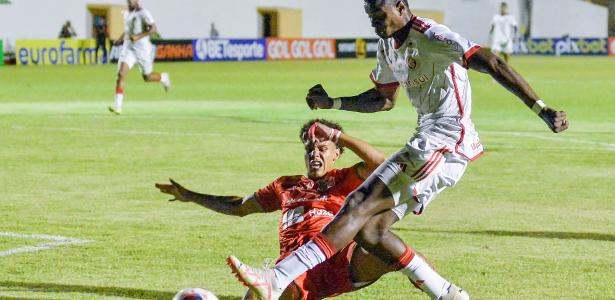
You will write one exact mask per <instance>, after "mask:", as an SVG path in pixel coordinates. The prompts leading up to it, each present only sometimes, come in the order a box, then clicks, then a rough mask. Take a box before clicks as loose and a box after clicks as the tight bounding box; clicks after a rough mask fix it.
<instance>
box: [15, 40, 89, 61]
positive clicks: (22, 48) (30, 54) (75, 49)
mask: <svg viewBox="0 0 615 300" xmlns="http://www.w3.org/2000/svg"><path fill="white" fill-rule="evenodd" d="M15 59H16V60H17V65H18V66H31V65H34V66H42V65H81V64H95V63H96V41H95V40H94V39H83V40H76V39H54V40H16V41H15Z"/></svg>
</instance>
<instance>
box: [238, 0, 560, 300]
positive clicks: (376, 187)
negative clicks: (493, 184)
mask: <svg viewBox="0 0 615 300" xmlns="http://www.w3.org/2000/svg"><path fill="white" fill-rule="evenodd" d="M365 10H366V12H367V14H368V16H369V18H370V20H371V24H372V26H373V27H374V29H375V31H376V33H377V34H378V36H380V38H381V39H380V41H379V48H378V58H377V64H376V68H375V69H374V70H373V71H372V73H371V79H372V81H373V82H374V84H375V85H376V87H375V88H373V89H370V90H368V91H366V92H364V93H362V94H360V95H357V96H352V97H341V98H335V99H332V98H330V97H329V96H328V95H327V93H326V92H325V90H324V88H323V87H322V86H320V85H317V86H315V87H313V88H312V89H310V91H309V92H308V95H307V98H306V100H307V102H308V105H309V106H310V108H312V109H341V110H346V111H354V112H362V113H373V112H379V111H386V110H390V109H392V108H393V107H394V105H395V99H396V95H397V92H398V90H399V86H400V85H401V86H402V88H403V89H404V90H405V91H406V93H407V95H408V97H409V99H410V101H411V102H412V105H413V106H414V107H415V108H416V110H417V112H418V127H417V129H416V133H415V134H414V136H413V137H411V138H410V140H409V141H408V142H407V144H406V146H405V147H403V148H402V149H401V150H399V151H398V152H397V153H396V154H393V155H392V156H391V157H390V158H388V159H387V160H386V161H385V162H384V163H383V164H382V165H380V166H379V167H378V169H376V170H375V171H374V172H373V174H372V175H370V177H369V178H367V179H366V180H365V182H364V183H363V184H361V186H360V187H359V188H358V189H357V190H355V191H354V192H353V193H351V194H350V195H348V197H347V199H346V203H345V204H344V207H342V209H341V210H340V212H339V213H338V214H337V215H336V216H335V218H334V219H333V221H331V223H329V224H328V225H327V226H325V228H323V230H322V231H321V233H320V234H319V235H317V236H316V237H315V238H313V239H312V241H310V242H307V243H305V244H304V245H303V246H301V247H299V248H297V250H295V251H294V252H293V254H291V255H289V256H287V257H286V258H285V259H284V260H282V261H280V262H279V263H278V264H276V266H275V267H273V268H272V269H265V270H263V269H257V268H252V267H249V266H247V265H245V264H242V263H241V262H240V261H239V260H238V259H237V258H235V257H231V258H232V261H234V268H235V269H238V270H239V272H238V273H239V277H240V280H241V281H242V282H243V283H244V284H246V285H248V286H249V287H250V288H252V289H253V290H254V291H255V292H257V293H258V295H259V296H260V297H262V298H263V299H267V300H271V299H277V297H278V295H280V293H281V292H282V291H283V290H284V289H285V288H286V286H288V284H289V282H291V281H292V280H293V279H294V278H296V277H297V276H299V274H302V273H303V272H305V271H307V270H310V269H312V268H314V267H315V266H317V265H318V264H319V263H321V262H323V261H325V260H327V258H329V257H331V256H332V255H334V254H335V253H336V251H337V250H338V249H343V248H344V247H346V245H348V244H349V243H350V242H351V241H352V240H353V239H354V240H355V241H356V242H357V243H358V244H359V245H360V246H361V247H362V248H364V249H366V250H367V251H369V252H370V253H371V254H373V255H375V256H377V257H378V258H380V259H381V260H382V261H383V262H385V263H387V264H393V263H398V264H399V265H401V266H407V267H409V265H408V264H406V263H405V262H404V261H403V260H402V258H403V257H404V253H406V251H407V250H404V249H405V248H404V247H403V242H402V241H401V240H399V239H398V238H396V237H395V236H391V235H387V234H385V233H386V232H388V228H389V226H390V224H387V223H386V222H385V223H379V222H374V221H373V220H374V218H379V217H380V216H381V215H382V213H383V212H384V213H387V212H390V211H393V212H394V213H395V214H397V216H398V217H399V219H401V218H403V217H404V216H405V215H407V214H408V213H414V214H421V213H423V212H424V211H425V208H426V207H427V206H428V205H429V203H430V202H431V201H432V200H433V199H434V198H435V197H436V196H437V195H438V194H439V193H441V192H442V191H443V190H445V189H446V188H448V187H451V186H453V185H454V184H456V183H457V182H458V181H459V180H460V179H461V176H462V175H463V173H464V171H465V169H466V167H467V165H468V163H469V162H470V161H472V160H475V159H477V158H478V157H479V156H480V155H481V154H482V152H483V146H482V145H481V143H480V140H479V138H478V134H477V132H476V130H475V129H474V125H473V123H472V120H471V118H470V114H471V102H472V93H471V88H470V82H469V77H468V72H467V69H466V68H472V69H474V70H477V71H479V72H482V73H487V74H489V75H491V76H492V77H493V78H494V79H495V80H496V81H497V82H499V83H500V84H501V85H502V86H503V87H505V88H506V89H508V90H509V91H511V92H512V93H514V94H515V95H516V96H517V97H519V98H520V99H521V101H523V103H525V105H527V106H528V107H529V108H531V109H532V111H534V113H536V114H537V115H538V116H539V117H540V118H542V120H543V121H544V122H545V123H546V124H547V125H548V126H549V128H550V129H551V130H552V131H553V132H556V133H557V132H561V131H564V130H566V129H567V128H568V123H567V121H566V113H565V112H558V111H555V110H554V109H552V108H549V107H547V106H546V105H545V104H544V102H543V101H542V100H540V98H539V97H538V95H537V94H536V93H535V92H534V91H533V90H532V88H531V87H530V86H529V85H528V83H527V82H526V81H525V80H524V79H523V78H522V77H521V76H520V75H519V74H517V73H516V72H515V71H514V70H513V69H512V68H511V67H510V66H508V65H507V64H506V63H505V62H504V61H503V60H502V59H500V58H498V57H497V56H496V55H494V54H493V53H491V52H490V51H486V50H484V49H481V48H480V47H479V46H478V45H476V44H474V43H472V42H471V41H469V40H467V39H465V38H463V37H461V36H460V35H459V34H457V33H455V32H452V31H451V30H450V29H449V28H448V27H446V26H444V25H440V24H438V23H436V22H434V21H433V20H430V19H425V18H420V17H417V16H415V15H413V14H412V13H411V11H410V9H409V7H408V1H407V0H365ZM401 271H402V272H403V273H407V272H409V269H408V268H403V269H402V270H401ZM428 288H429V287H428ZM429 289H430V291H427V292H428V293H429V294H430V296H431V297H432V298H433V299H441V298H442V297H443V295H445V294H446V293H450V292H451V289H456V287H454V286H449V287H445V288H442V289H441V290H438V289H431V288H429ZM269 290H271V291H274V292H272V293H271V292H270V293H269V294H267V293H268V291H269Z"/></svg>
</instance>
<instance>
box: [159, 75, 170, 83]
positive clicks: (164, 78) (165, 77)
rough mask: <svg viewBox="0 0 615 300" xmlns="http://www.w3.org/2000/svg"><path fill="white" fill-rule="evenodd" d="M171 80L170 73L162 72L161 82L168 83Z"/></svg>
mask: <svg viewBox="0 0 615 300" xmlns="http://www.w3.org/2000/svg"><path fill="white" fill-rule="evenodd" d="M168 82H169V74H168V73H160V83H162V84H167V83H168Z"/></svg>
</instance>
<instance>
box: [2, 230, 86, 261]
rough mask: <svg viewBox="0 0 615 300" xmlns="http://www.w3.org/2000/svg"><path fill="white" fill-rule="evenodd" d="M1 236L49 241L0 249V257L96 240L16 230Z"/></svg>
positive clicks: (3, 233)
mask: <svg viewBox="0 0 615 300" xmlns="http://www.w3.org/2000/svg"><path fill="white" fill-rule="evenodd" d="M0 237H12V238H21V239H34V240H47V241H49V242H45V243H42V244H38V245H36V246H27V247H21V248H14V249H9V250H5V251H0V257H3V256H9V255H13V254H20V253H26V252H36V251H42V250H49V249H53V248H56V247H60V246H66V245H76V244H85V243H91V242H94V241H91V240H82V239H76V238H69V237H64V236H58V235H46V234H21V233H15V232H0Z"/></svg>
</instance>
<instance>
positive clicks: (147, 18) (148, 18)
mask: <svg viewBox="0 0 615 300" xmlns="http://www.w3.org/2000/svg"><path fill="white" fill-rule="evenodd" d="M143 21H144V22H145V24H147V25H152V24H154V23H155V22H156V21H154V16H152V13H151V12H149V10H147V9H144V10H143Z"/></svg>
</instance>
